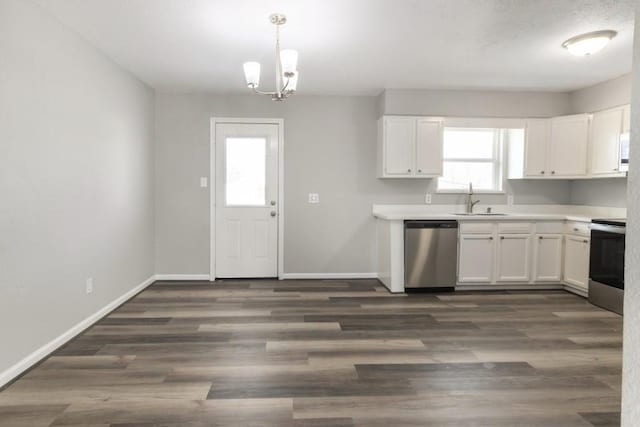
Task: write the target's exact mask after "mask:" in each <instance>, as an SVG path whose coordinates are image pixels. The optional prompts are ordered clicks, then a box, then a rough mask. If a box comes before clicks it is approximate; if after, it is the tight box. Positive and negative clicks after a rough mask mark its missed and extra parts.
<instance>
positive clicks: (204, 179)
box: [200, 176, 209, 188]
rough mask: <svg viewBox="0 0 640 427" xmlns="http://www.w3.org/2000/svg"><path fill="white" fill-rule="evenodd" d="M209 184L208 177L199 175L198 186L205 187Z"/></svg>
mask: <svg viewBox="0 0 640 427" xmlns="http://www.w3.org/2000/svg"><path fill="white" fill-rule="evenodd" d="M208 186H209V179H208V178H207V177H206V176H203V177H200V187H201V188H207V187H208Z"/></svg>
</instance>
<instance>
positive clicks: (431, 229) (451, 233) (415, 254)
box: [404, 221, 458, 289]
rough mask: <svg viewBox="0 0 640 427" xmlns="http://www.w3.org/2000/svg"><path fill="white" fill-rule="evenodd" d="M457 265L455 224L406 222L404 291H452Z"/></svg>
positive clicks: (447, 222)
mask: <svg viewBox="0 0 640 427" xmlns="http://www.w3.org/2000/svg"><path fill="white" fill-rule="evenodd" d="M457 265H458V222H457V221H405V223H404V282H405V288H406V289H415V288H453V287H454V286H455V284H456V268H457Z"/></svg>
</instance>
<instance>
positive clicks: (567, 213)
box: [372, 205, 626, 222]
mask: <svg viewBox="0 0 640 427" xmlns="http://www.w3.org/2000/svg"><path fill="white" fill-rule="evenodd" d="M463 209H464V206H460V205H374V206H373V212H372V213H373V216H375V217H376V218H380V219H385V220H456V221H460V222H464V221H490V222H497V221H501V222H502V221H577V222H591V220H592V219H593V218H614V217H625V216H626V209H623V208H602V207H592V206H573V205H512V206H506V205H499V206H492V212H494V213H504V215H481V214H476V215H456V213H457V212H464V210H463ZM475 210H476V211H477V212H484V211H485V210H486V208H482V207H480V208H478V207H476V209H475Z"/></svg>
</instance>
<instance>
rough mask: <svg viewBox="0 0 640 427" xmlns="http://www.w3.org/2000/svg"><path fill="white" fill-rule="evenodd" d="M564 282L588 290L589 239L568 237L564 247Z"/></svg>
mask: <svg viewBox="0 0 640 427" xmlns="http://www.w3.org/2000/svg"><path fill="white" fill-rule="evenodd" d="M564 281H565V282H566V283H568V284H570V285H574V286H577V287H579V288H582V289H584V290H585V291H586V290H587V287H588V283H589V239H587V238H584V237H579V236H566V238H565V246H564Z"/></svg>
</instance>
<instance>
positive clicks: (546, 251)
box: [533, 234, 562, 283]
mask: <svg viewBox="0 0 640 427" xmlns="http://www.w3.org/2000/svg"><path fill="white" fill-rule="evenodd" d="M533 244H534V249H533V251H534V267H533V281H534V282H538V283H545V282H553V283H559V282H561V281H562V234H537V235H536V236H535V238H534V242H533Z"/></svg>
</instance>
